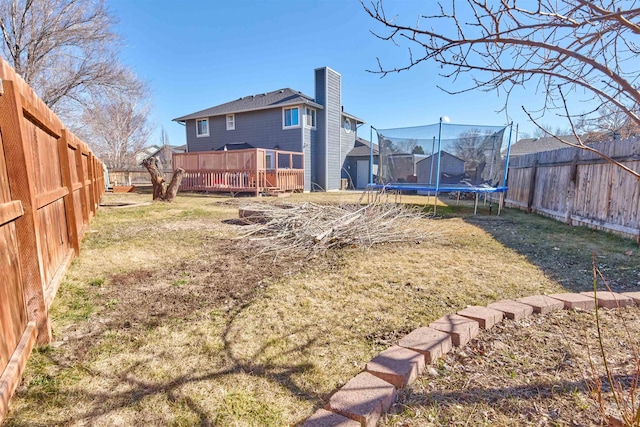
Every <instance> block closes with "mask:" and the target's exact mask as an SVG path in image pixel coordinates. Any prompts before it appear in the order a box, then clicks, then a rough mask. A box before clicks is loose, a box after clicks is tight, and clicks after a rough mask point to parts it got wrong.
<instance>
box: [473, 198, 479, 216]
mask: <svg viewBox="0 0 640 427" xmlns="http://www.w3.org/2000/svg"><path fill="white" fill-rule="evenodd" d="M477 213H478V193H476V202H475V203H474V206H473V215H477Z"/></svg>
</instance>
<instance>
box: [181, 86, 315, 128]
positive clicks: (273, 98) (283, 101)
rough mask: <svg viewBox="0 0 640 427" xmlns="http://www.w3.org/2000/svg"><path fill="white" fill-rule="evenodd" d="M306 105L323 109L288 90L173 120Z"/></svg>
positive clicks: (230, 103) (304, 96)
mask: <svg viewBox="0 0 640 427" xmlns="http://www.w3.org/2000/svg"><path fill="white" fill-rule="evenodd" d="M296 104H307V105H310V106H312V107H314V108H323V107H322V106H321V105H319V104H317V103H315V102H314V101H313V98H311V97H309V96H307V95H305V94H303V93H302V92H298V91H295V90H293V89H290V88H284V89H278V90H274V91H273V92H267V93H260V94H257V95H250V96H245V97H243V98H239V99H236V100H235V101H231V102H226V103H224V104H220V105H216V106H215V107H211V108H207V109H205V110H201V111H196V112H195V113H191V114H187V115H186V116H182V117H178V118H176V119H173V121H174V122H184V121H186V120H191V119H198V118H204V117H214V116H221V115H224V114H232V113H240V112H242V111H252V110H263V109H267V108H274V107H284V106H286V105H296Z"/></svg>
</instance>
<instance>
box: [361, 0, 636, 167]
mask: <svg viewBox="0 0 640 427" xmlns="http://www.w3.org/2000/svg"><path fill="white" fill-rule="evenodd" d="M361 1H362V2H363V3H362V4H363V7H364V9H365V11H366V12H367V13H368V14H369V15H370V16H371V17H372V18H374V19H375V20H377V21H378V22H380V23H382V24H383V25H384V26H385V31H386V33H384V34H376V36H377V37H379V38H381V39H383V40H388V41H391V42H393V43H395V44H397V45H401V44H403V43H406V44H408V45H409V51H408V62H407V63H406V64H405V65H403V66H400V67H390V68H388V67H385V66H383V65H382V63H381V62H380V60H378V65H379V69H378V70H375V72H378V73H381V74H382V75H387V74H389V73H392V72H400V71H403V70H408V69H410V68H412V67H414V66H416V65H418V64H420V63H421V62H425V61H435V62H436V63H438V64H440V66H441V69H442V70H443V72H442V75H443V76H445V77H448V78H451V79H453V80H454V81H455V80H456V79H458V78H462V77H463V76H465V75H468V74H471V75H472V76H473V80H472V83H471V85H470V87H467V88H464V89H462V90H460V91H448V90H446V89H443V90H445V92H449V93H459V92H464V91H468V90H474V89H480V90H485V91H491V90H498V91H504V92H506V95H507V96H506V103H508V102H509V94H510V93H511V92H512V90H513V89H514V88H515V87H518V86H525V85H527V87H528V88H534V87H535V88H538V89H541V90H543V91H544V92H545V94H546V102H545V105H544V110H552V109H556V110H558V111H560V115H561V116H564V117H566V118H567V120H568V123H569V126H571V130H572V132H573V134H574V135H575V136H576V138H577V139H578V142H577V143H571V142H569V141H565V140H562V139H561V138H559V139H560V140H562V142H564V143H566V144H568V145H572V146H576V147H579V148H582V149H585V150H589V151H592V152H595V153H596V154H598V155H600V156H601V157H603V158H605V159H607V160H608V161H611V162H613V163H616V164H617V165H618V166H619V167H621V168H623V169H625V170H626V171H627V172H629V173H631V174H633V175H634V176H636V177H638V178H639V179H640V173H638V172H636V171H634V170H632V169H629V168H627V167H626V166H624V165H622V164H620V163H619V162H616V161H615V160H613V159H611V158H609V157H607V156H606V155H605V154H603V153H601V152H599V151H597V150H595V149H594V148H592V147H590V146H589V145H586V144H585V143H584V142H583V141H582V139H580V136H579V135H578V131H577V129H576V127H575V121H576V118H577V117H578V116H581V117H584V116H586V115H589V113H586V114H585V113H583V112H580V113H581V114H577V112H571V111H569V108H568V107H567V94H569V93H576V92H578V91H580V92H581V93H585V94H588V95H589V97H590V100H591V101H592V102H593V103H594V105H595V108H594V110H593V111H591V112H590V113H593V114H596V113H597V111H596V110H597V109H598V108H600V107H601V106H603V105H611V106H613V107H615V108H616V109H618V110H619V111H621V112H623V113H624V114H625V115H626V116H627V117H628V119H629V121H630V123H634V124H635V125H640V116H639V115H638V110H639V108H638V107H639V106H640V91H639V90H638V79H640V61H638V60H637V56H638V55H639V54H640V23H639V19H640V8H638V7H636V3H637V2H635V1H633V0H619V1H615V2H614V1H611V0H597V1H586V0H538V1H534V2H528V3H526V4H527V5H530V7H532V9H526V8H525V7H523V6H522V5H523V4H524V3H520V2H516V0H503V1H500V2H498V1H496V2H487V1H486V0H458V1H456V0H451V1H448V2H438V3H435V2H434V3H429V4H428V5H427V6H426V7H429V8H430V9H431V10H435V14H433V15H421V16H418V17H417V18H418V20H417V21H416V19H415V18H416V16H413V17H411V18H412V20H411V21H410V22H409V21H404V22H403V21H401V20H400V19H399V18H398V17H388V16H387V14H386V13H385V10H384V7H383V4H382V1H377V2H374V3H368V4H365V3H364V0H361ZM414 52H417V54H415V53H414ZM505 107H506V105H505ZM523 109H525V112H526V113H527V114H528V115H529V117H530V118H531V120H532V121H533V122H534V123H535V124H536V125H537V122H536V118H534V117H533V116H532V112H531V111H528V110H527V109H526V108H525V107H524V106H523ZM538 127H540V128H542V126H540V125H538ZM542 129H544V128H542ZM545 134H547V135H549V136H552V134H551V132H549V131H546V132H545Z"/></svg>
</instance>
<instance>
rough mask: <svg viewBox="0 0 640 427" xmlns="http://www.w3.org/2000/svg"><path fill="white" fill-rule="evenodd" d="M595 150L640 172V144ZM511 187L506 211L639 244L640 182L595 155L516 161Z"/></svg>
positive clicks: (560, 153) (550, 154) (574, 151)
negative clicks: (619, 236)
mask: <svg viewBox="0 0 640 427" xmlns="http://www.w3.org/2000/svg"><path fill="white" fill-rule="evenodd" d="M593 147H594V148H596V149H598V150H599V151H601V152H602V153H604V154H606V155H607V156H609V157H611V158H613V159H615V160H617V161H619V162H621V163H622V164H624V165H625V166H627V167H629V168H630V169H632V170H634V171H640V139H639V138H632V139H627V140H622V141H608V142H601V143H597V144H594V145H593ZM507 185H508V188H509V189H508V191H507V194H506V199H505V204H506V206H510V207H516V208H519V209H523V210H527V211H529V212H537V213H540V214H542V215H546V216H549V217H552V218H554V219H557V220H560V221H563V222H565V223H567V224H572V225H582V226H589V227H592V228H598V229H603V230H608V231H612V232H615V233H618V234H622V235H624V236H627V237H635V238H637V239H638V242H639V243H640V230H639V229H640V220H639V218H638V213H639V211H640V181H639V180H638V179H636V178H635V177H634V176H633V175H631V174H630V173H628V172H625V171H624V170H622V169H621V168H620V167H617V166H615V165H614V164H612V163H611V162H608V161H606V160H604V159H603V158H602V157H600V156H597V155H596V154H594V153H591V152H589V151H586V150H581V149H578V148H571V147H569V148H563V149H560V150H554V151H547V152H543V153H536V154H529V155H526V156H518V157H512V158H511V159H510V161H509V177H508V184H507Z"/></svg>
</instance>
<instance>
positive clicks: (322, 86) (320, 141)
mask: <svg viewBox="0 0 640 427" xmlns="http://www.w3.org/2000/svg"><path fill="white" fill-rule="evenodd" d="M326 71H327V69H326V68H318V69H316V70H315V86H316V102H317V103H318V104H320V105H322V106H326V102H327V86H326V82H327V78H326V77H327V76H326ZM316 114H317V117H316V119H317V123H316V141H315V142H316V143H315V146H314V147H312V153H313V159H312V165H311V168H312V172H311V176H312V180H313V181H312V182H313V183H314V184H316V185H318V186H320V187H321V188H323V189H326V185H327V111H326V108H324V109H322V110H318V112H317V113H316ZM313 187H314V188H313V189H314V190H316V189H317V188H316V187H315V185H314V186H313Z"/></svg>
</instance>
